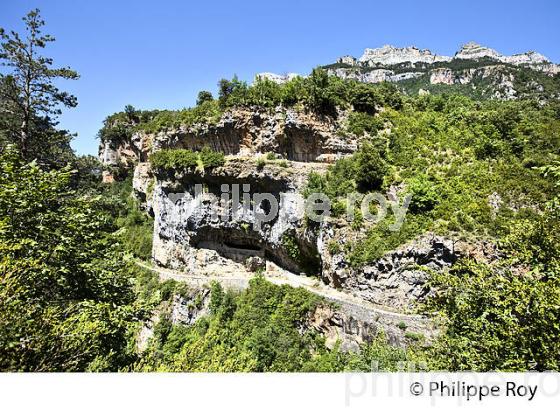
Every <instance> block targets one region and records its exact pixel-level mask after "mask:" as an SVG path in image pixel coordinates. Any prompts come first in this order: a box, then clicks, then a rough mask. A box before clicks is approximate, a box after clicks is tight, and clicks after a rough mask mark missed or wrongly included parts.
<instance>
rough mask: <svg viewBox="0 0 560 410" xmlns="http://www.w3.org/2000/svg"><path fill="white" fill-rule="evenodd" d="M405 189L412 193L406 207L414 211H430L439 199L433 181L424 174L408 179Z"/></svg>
mask: <svg viewBox="0 0 560 410" xmlns="http://www.w3.org/2000/svg"><path fill="white" fill-rule="evenodd" d="M407 191H408V193H409V194H411V195H412V198H411V200H410V205H409V207H408V209H409V210H410V211H411V212H414V213H421V212H427V211H431V210H432V209H434V207H435V206H436V205H437V204H438V203H439V201H440V198H439V195H438V193H437V189H436V186H435V183H434V182H433V181H430V180H429V179H428V177H427V176H426V175H425V174H420V175H418V176H417V177H416V178H413V179H411V180H409V181H408V183H407Z"/></svg>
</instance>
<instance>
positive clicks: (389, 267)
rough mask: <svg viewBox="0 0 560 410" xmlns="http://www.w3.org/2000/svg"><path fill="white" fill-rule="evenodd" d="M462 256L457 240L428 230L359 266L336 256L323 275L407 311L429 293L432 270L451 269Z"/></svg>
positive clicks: (362, 295)
mask: <svg viewBox="0 0 560 410" xmlns="http://www.w3.org/2000/svg"><path fill="white" fill-rule="evenodd" d="M460 255H461V253H460V252H459V251H458V250H457V249H456V246H455V244H454V243H453V241H451V240H449V239H446V238H443V237H440V236H436V235H433V234H431V233H428V234H424V235H422V236H421V237H419V238H417V239H416V240H414V241H411V242H409V243H407V244H405V245H403V246H401V247H400V248H398V249H396V250H394V251H391V252H388V253H387V254H385V255H384V256H383V257H381V258H380V259H378V260H377V261H375V262H374V263H372V264H370V265H366V266H363V267H359V268H350V267H349V263H348V262H347V261H346V260H345V257H344V255H343V254H337V255H334V256H332V257H331V258H330V259H328V263H329V265H327V266H325V265H324V267H323V274H324V275H325V276H328V277H329V279H330V280H331V281H332V283H334V284H336V285H337V286H339V287H340V288H342V289H344V290H346V291H348V292H350V293H352V294H354V295H355V296H358V297H360V298H362V299H364V300H367V301H369V302H372V303H376V304H379V305H383V306H390V307H393V308H397V309H401V310H406V309H411V308H413V307H414V304H415V303H417V302H418V301H420V300H423V299H424V298H425V297H426V296H427V295H428V293H429V289H427V288H426V286H425V285H426V282H427V279H428V271H429V270H432V271H441V270H443V269H447V268H449V267H450V266H452V265H453V263H455V261H456V260H457V259H458V258H459V256H460Z"/></svg>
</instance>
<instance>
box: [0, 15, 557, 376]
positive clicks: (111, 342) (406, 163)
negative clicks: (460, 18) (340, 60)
mask: <svg viewBox="0 0 560 410" xmlns="http://www.w3.org/2000/svg"><path fill="white" fill-rule="evenodd" d="M25 23H26V25H27V29H28V36H27V38H19V37H17V36H14V35H13V34H6V33H5V32H4V31H2V43H1V45H2V48H1V50H2V51H1V52H0V59H1V61H2V62H3V63H5V66H3V67H7V69H6V70H5V72H4V71H3V72H2V74H1V76H0V87H1V91H2V92H1V93H0V96H1V97H0V113H1V115H0V370H8V371H20V370H34V371H118V370H142V371H150V370H165V371H341V370H363V371H367V370H369V369H370V368H371V367H370V366H371V362H372V361H373V360H375V361H378V362H379V367H380V369H385V370H396V369H398V362H399V361H418V360H421V361H424V360H425V361H427V363H428V365H429V368H431V369H441V370H480V371H487V370H521V371H522V370H559V367H560V329H559V325H558V323H560V320H559V319H560V311H559V309H558V307H559V306H560V283H559V282H558V281H559V280H560V240H559V239H560V199H559V198H560V165H559V164H560V105H559V104H558V103H557V102H553V101H549V102H548V103H546V104H545V105H542V101H540V102H538V101H535V100H533V99H528V100H523V101H513V102H498V101H476V100H473V99H471V98H468V97H464V96H458V95H438V96H434V95H430V96H423V97H418V96H414V97H407V96H405V95H402V94H401V93H399V92H398V91H397V89H396V88H395V87H394V86H392V85H387V84H380V85H367V84H360V83H357V82H354V81H343V80H340V79H338V78H335V77H329V76H327V75H326V73H325V72H324V71H322V70H314V71H313V73H312V74H311V75H310V76H309V77H308V78H295V79H293V80H291V81H289V82H287V83H285V84H282V85H278V84H276V83H273V82H270V81H267V80H260V81H257V82H255V83H254V84H253V85H251V86H249V85H247V84H246V83H244V82H242V81H239V80H238V79H237V78H234V79H232V80H222V81H220V83H219V95H218V98H217V99H214V98H213V96H212V95H211V94H210V93H209V92H201V93H200V94H199V98H198V101H197V106H196V107H194V108H191V109H185V110H181V111H139V110H136V109H134V108H133V107H132V106H127V107H126V108H125V110H124V112H122V113H117V114H114V115H113V116H111V117H109V118H107V120H106V122H105V125H106V126H105V127H104V128H103V129H102V130H101V131H100V137H101V138H102V139H103V140H105V141H111V142H113V143H117V142H119V141H121V140H123V139H126V138H129V137H130V136H131V135H132V132H134V131H136V130H146V131H149V132H157V131H160V130H163V129H167V128H177V127H179V126H188V125H193V124H195V123H201V124H213V123H216V122H217V121H218V119H219V118H220V115H221V113H222V112H223V111H224V110H225V109H227V108H228V107H233V106H258V107H261V108H262V109H272V108H273V107H275V106H278V105H283V106H292V107H296V108H297V109H309V110H313V111H315V112H316V113H319V114H321V115H328V116H333V117H334V116H337V115H338V112H339V110H340V109H341V108H342V109H345V110H348V111H349V115H348V120H347V121H346V122H345V124H344V127H345V129H344V130H342V132H343V133H349V134H354V135H357V136H360V137H363V143H362V144H361V147H360V149H359V150H358V151H357V152H356V153H355V154H354V155H353V156H351V157H349V158H345V159H341V160H339V161H337V162H336V163H335V164H334V165H333V166H332V167H331V168H330V169H329V170H328V172H327V173H326V175H324V176H321V175H319V174H311V175H310V177H309V181H308V187H307V190H306V193H307V194H309V193H311V192H317V191H320V192H324V193H326V194H327V195H328V196H329V197H330V198H331V200H332V203H333V207H334V208H333V213H334V215H335V216H337V215H340V214H341V213H342V211H343V210H344V208H345V205H346V204H345V196H346V195H347V194H349V193H357V194H358V195H364V194H366V193H369V192H375V191H378V192H385V191H386V190H387V189H388V188H389V187H391V186H393V187H399V189H400V192H399V194H400V195H401V196H404V195H405V194H408V193H410V194H412V201H411V203H410V206H409V213H408V215H407V219H406V221H405V223H404V225H403V227H402V228H401V229H400V230H398V231H391V230H390V229H389V225H390V224H391V222H392V220H391V219H390V218H389V219H388V220H385V221H382V222H380V223H378V224H377V225H376V226H374V227H371V226H367V225H366V224H365V223H364V220H363V217H362V216H361V215H360V213H359V211H356V215H355V220H354V222H353V223H352V228H353V229H355V230H356V231H360V235H358V236H357V237H358V238H361V239H359V240H356V241H348V242H346V243H344V244H339V243H336V242H332V243H329V244H328V249H329V252H331V254H335V253H339V252H345V253H346V254H347V256H348V259H349V261H350V263H351V264H352V265H353V266H355V267H357V266H360V265H363V264H367V263H370V262H372V261H374V260H375V259H376V258H378V257H380V256H381V255H383V254H384V253H385V252H386V251H388V250H391V249H394V248H396V247H397V246H399V245H401V244H403V243H404V242H406V241H408V240H410V239H412V238H414V237H416V236H418V235H419V234H421V233H423V232H427V231H433V232H436V233H439V234H443V235H446V236H448V237H452V238H457V237H461V238H463V239H467V240H469V241H471V242H474V243H476V242H477V241H480V240H488V241H489V242H492V243H495V244H496V246H497V247H498V250H499V253H498V256H499V257H498V258H496V260H495V261H494V262H493V263H487V264H482V263H480V262H476V261H474V260H471V259H470V258H468V257H465V258H463V259H462V260H460V261H459V262H458V263H457V264H456V265H455V266H454V267H453V268H452V269H451V270H450V271H448V272H445V271H444V272H440V273H437V274H436V273H433V272H432V273H431V280H430V286H431V287H432V288H433V290H434V292H433V297H431V298H429V300H428V302H427V303H426V305H425V306H423V307H422V309H425V310H427V311H430V312H434V313H436V314H437V315H438V317H439V318H440V319H441V330H442V333H441V336H440V337H439V338H438V339H437V340H436V341H435V342H434V343H433V344H432V345H431V346H425V345H424V344H423V342H422V339H423V338H422V335H418V334H415V333H411V332H409V331H407V329H406V325H404V323H403V325H402V326H398V327H399V328H400V331H402V332H405V335H406V337H407V338H408V339H409V340H410V341H411V342H414V343H413V344H412V346H411V347H409V348H407V349H398V348H395V347H391V346H389V345H388V343H387V341H386V340H385V338H384V336H383V335H382V334H379V336H378V338H377V339H375V340H373V341H372V342H370V343H367V344H365V345H364V346H362V351H361V353H359V354H354V353H343V352H341V351H340V347H339V346H335V348H334V349H327V348H326V347H325V340H323V339H322V337H321V336H320V335H319V334H318V333H317V332H316V331H314V330H313V329H312V328H311V327H310V326H308V320H309V318H310V316H312V315H313V313H314V311H315V309H316V308H317V307H318V306H321V305H323V304H325V301H324V300H322V299H320V298H319V297H317V296H315V295H313V294H311V293H309V292H307V291H305V290H303V289H298V288H291V287H287V286H276V285H273V284H271V283H269V282H267V281H266V280H265V279H264V278H263V277H260V276H258V277H256V278H255V279H254V280H253V281H252V282H251V284H250V287H249V288H248V289H246V290H244V291H241V292H238V293H235V292H232V291H224V290H223V289H222V288H221V287H220V286H219V285H217V284H215V285H213V286H212V288H211V292H210V303H209V313H208V314H207V315H205V316H203V317H202V318H200V319H199V320H198V321H197V322H196V323H195V324H193V325H191V326H184V325H178V324H173V323H172V322H171V318H170V316H169V306H170V303H171V301H173V299H174V298H176V297H177V296H181V297H183V298H186V299H187V300H188V301H189V303H191V304H192V305H193V306H194V307H196V308H201V304H202V303H203V300H202V296H200V294H197V292H196V291H195V290H193V289H189V288H187V287H186V286H185V285H184V284H181V283H177V282H174V281H165V282H161V281H160V280H159V278H158V277H157V275H156V274H154V273H152V272H151V271H148V270H145V269H141V268H139V267H138V266H137V265H136V264H135V263H134V259H136V258H139V259H149V257H150V255H151V239H152V230H153V225H152V221H151V219H150V218H149V217H148V216H147V215H146V214H145V213H144V212H143V211H141V210H140V208H139V205H138V203H137V202H136V201H135V200H134V199H133V197H132V196H131V183H130V180H124V181H121V182H118V183H115V184H113V185H111V186H102V185H101V184H100V181H99V179H100V170H101V167H100V164H99V163H98V162H97V161H96V160H95V159H94V158H91V157H81V158H80V157H76V156H75V155H74V154H73V153H72V152H71V150H70V148H69V145H68V142H69V140H70V135H69V134H68V133H66V132H64V131H60V130H58V129H56V128H55V123H56V116H57V113H58V107H59V106H60V105H61V104H62V105H64V106H69V107H71V106H73V105H75V103H76V101H75V99H74V97H72V96H70V95H68V94H67V93H65V92H63V91H60V90H58V89H57V88H56V87H54V85H53V82H54V81H55V80H57V79H60V78H62V79H73V78H76V77H77V74H76V73H75V72H73V71H71V70H68V69H52V67H51V65H52V62H51V60H50V59H46V58H44V57H42V56H38V55H37V54H35V53H36V51H37V50H40V49H42V48H44V46H45V45H46V44H47V43H48V42H49V41H50V39H51V38H50V37H44V36H42V34H41V31H40V29H41V27H42V21H41V19H40V16H39V13H38V11H33V12H31V13H30V14H29V15H28V16H27V17H26V19H25ZM528 75H529V74H528ZM531 75H533V74H531ZM531 78H532V77H527V79H526V81H527V82H529V81H530V80H531ZM22 79H26V81H27V82H26V81H24V82H22ZM550 81H552V82H554V81H557V80H556V78H552V79H550ZM29 84H33V89H34V90H37V91H36V94H35V95H27V94H28V93H27V94H26V91H25V87H26V86H27V85H29ZM552 85H554V84H552ZM539 98H540V97H539ZM389 129H390V132H389V131H388V130H389ZM268 160H270V161H272V160H274V158H273V157H272V156H270V157H269V158H268ZM151 161H152V165H153V166H154V168H156V169H163V170H167V169H179V168H186V169H188V168H191V169H192V168H195V167H198V168H201V167H204V168H212V167H218V166H220V165H222V164H223V163H224V156H223V154H221V153H216V152H213V151H212V150H210V149H209V148H204V149H203V150H201V151H200V152H196V153H195V152H190V151H186V150H161V151H158V152H157V153H155V154H154V155H152V156H151ZM259 161H262V166H265V165H266V160H265V159H264V158H260V159H259ZM490 197H493V198H494V200H495V202H497V203H498V205H496V204H495V203H494V204H492V203H490V201H489V198H490ZM283 244H284V246H285V250H286V252H287V253H288V254H289V255H290V256H291V257H292V258H293V259H295V260H298V259H302V254H301V250H300V249H299V248H298V247H297V243H296V242H295V240H294V238H292V237H290V236H286V237H285V238H284V239H283ZM314 262H316V261H314ZM155 312H160V313H161V314H162V316H161V320H160V321H159V322H158V324H157V326H156V328H155V334H154V337H153V338H152V339H151V340H150V341H149V343H148V347H147V350H146V351H144V352H143V353H140V352H139V351H138V349H137V348H136V346H135V345H136V336H137V334H138V331H139V329H140V327H141V325H142V324H143V323H144V321H145V320H147V319H148V318H149V317H152V316H153V314H154V313H155Z"/></svg>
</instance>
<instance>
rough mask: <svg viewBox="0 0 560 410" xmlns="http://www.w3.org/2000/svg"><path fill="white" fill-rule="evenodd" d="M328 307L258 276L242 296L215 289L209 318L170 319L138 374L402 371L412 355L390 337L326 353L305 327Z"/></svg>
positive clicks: (157, 332)
mask: <svg viewBox="0 0 560 410" xmlns="http://www.w3.org/2000/svg"><path fill="white" fill-rule="evenodd" d="M320 303H324V302H321V300H320V298H319V297H318V296H315V295H313V294H311V293H309V292H308V291H306V290H304V289H301V288H292V287H289V286H286V285H283V286H277V285H273V284H271V283H270V282H267V281H266V280H265V279H264V278H262V277H256V278H255V279H253V280H252V281H251V283H250V287H249V288H248V289H247V290H245V291H242V292H241V293H233V292H231V291H227V292H226V291H224V290H222V288H221V287H220V286H219V285H218V284H214V285H213V286H212V289H211V300H210V314H209V316H207V317H203V318H201V319H199V321H197V322H196V323H195V324H194V325H192V326H181V325H175V326H174V325H171V324H170V323H169V320H168V319H166V318H164V319H163V320H162V321H161V322H160V323H159V324H158V326H157V328H156V329H155V335H154V337H153V338H152V340H151V345H150V346H149V348H148V350H147V351H146V352H145V353H144V355H143V357H142V358H141V360H140V362H139V363H138V364H137V365H136V366H135V367H134V370H142V371H154V370H157V371H191V372H192V371H201V372H208V371H210V372H235V371H241V372H246V371H257V372H262V371H288V372H294V371H321V372H325V371H342V370H362V371H368V370H370V369H371V362H372V360H375V361H377V362H378V363H379V368H380V370H396V369H397V363H398V362H399V361H406V360H412V359H414V358H415V357H416V356H414V353H413V351H412V350H410V351H405V350H402V349H398V348H395V347H391V346H389V345H388V344H387V341H386V340H385V338H384V337H383V335H381V334H380V335H379V337H378V338H377V339H375V340H374V341H372V342H371V343H370V344H369V345H367V346H364V350H363V352H362V353H361V354H351V353H342V352H340V350H339V349H338V348H337V347H336V348H335V349H333V350H328V349H326V348H325V345H324V340H323V339H322V338H321V337H319V335H317V334H316V333H315V332H314V331H312V330H309V329H308V330H306V331H304V332H303V333H302V331H301V328H302V325H303V324H304V323H305V321H306V320H307V318H308V317H309V315H310V314H311V313H312V312H313V311H314V310H315V309H316V308H317V306H318V305H319V304H320Z"/></svg>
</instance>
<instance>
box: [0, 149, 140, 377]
mask: <svg viewBox="0 0 560 410" xmlns="http://www.w3.org/2000/svg"><path fill="white" fill-rule="evenodd" d="M0 167H1V168H0V369H1V370H3V371H8V370H11V371H16V370H28V371H84V370H117V369H119V368H121V367H122V366H125V365H127V364H129V363H130V362H132V361H133V360H134V358H135V356H134V351H133V349H131V346H130V340H131V335H132V330H133V329H132V325H133V323H134V322H136V321H138V320H139V319H141V318H142V315H143V313H142V309H141V308H140V306H139V305H137V303H136V301H135V295H134V292H133V288H132V286H131V279H132V278H131V274H130V266H129V264H128V263H127V259H126V256H125V253H124V252H123V250H122V248H121V247H120V246H119V244H118V242H117V241H115V239H114V238H113V234H112V232H114V226H113V225H112V223H111V220H110V218H108V217H107V215H106V214H105V213H103V212H102V211H101V210H100V208H102V203H101V202H100V199H99V198H97V199H96V198H85V197H81V196H76V195H75V192H74V191H72V190H70V189H69V184H70V181H71V175H72V173H71V171H69V170H68V169H63V170H60V171H50V172H45V171H43V170H41V169H40V168H39V167H38V166H37V165H36V164H35V163H30V164H26V163H25V162H24V161H23V160H22V159H21V157H20V155H19V153H18V152H16V151H15V150H12V149H8V150H7V151H5V152H4V153H2V155H1V157H0Z"/></svg>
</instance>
